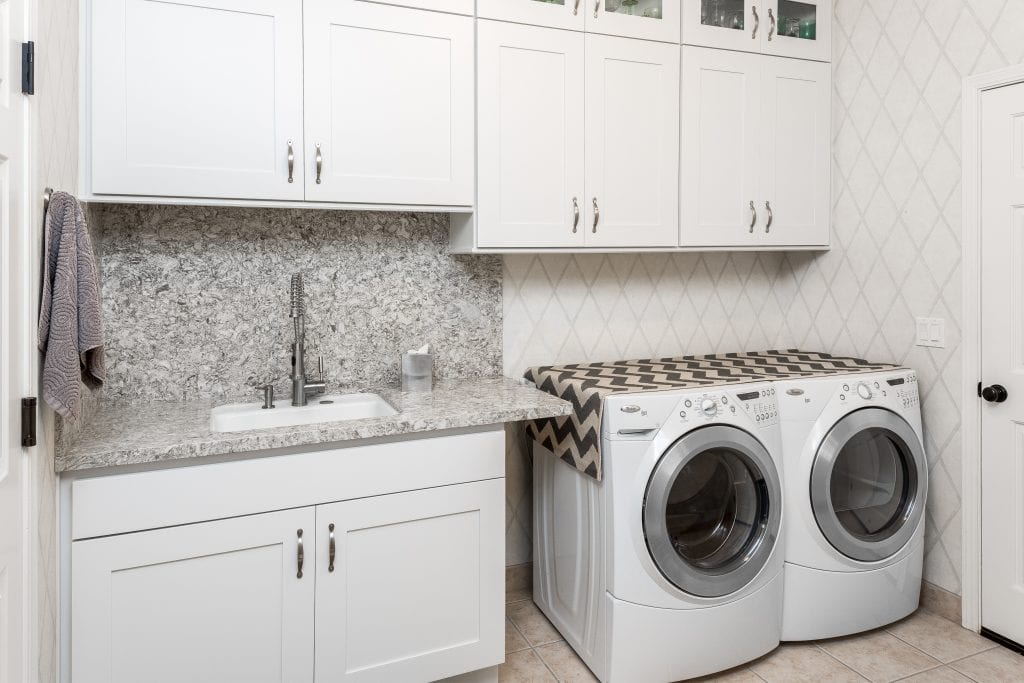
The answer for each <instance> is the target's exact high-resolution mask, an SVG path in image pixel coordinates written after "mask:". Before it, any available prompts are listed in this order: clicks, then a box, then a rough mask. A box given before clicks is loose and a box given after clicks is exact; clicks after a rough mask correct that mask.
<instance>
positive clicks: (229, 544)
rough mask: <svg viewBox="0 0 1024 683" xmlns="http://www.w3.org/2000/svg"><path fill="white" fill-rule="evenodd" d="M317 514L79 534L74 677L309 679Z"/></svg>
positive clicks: (89, 682)
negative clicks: (300, 558)
mask: <svg viewBox="0 0 1024 683" xmlns="http://www.w3.org/2000/svg"><path fill="white" fill-rule="evenodd" d="M314 519H315V512H314V510H313V509H312V508H305V509H299V510H289V511H286V512H278V513H273V514H268V515H254V516H251V517H242V518H238V519H230V520H224V521H219V522H209V523H205V524H196V525H190V526H184V527H177V528H174V529H161V530H158V531H148V532H144V533H139V534H127V535H124V536H113V537H110V538H101V539H94V540H90V541H78V542H75V543H73V544H72V550H71V554H72V579H71V666H72V671H73V677H74V680H75V683H137V682H138V681H147V683H180V682H181V681H246V682H247V683H248V682H250V681H251V682H255V683H278V682H281V683H284V682H291V681H309V680H312V678H313V623H314V622H313V618H314V615H313V591H314V585H315V581H314V575H315V572H314V571H313V567H312V559H313V557H314V556H315V547H314V536H315V534H314V533H313V531H314V528H313V524H314ZM299 529H302V531H303V542H304V543H303V545H304V550H303V552H304V554H305V558H306V559H305V560H304V571H303V576H302V578H301V579H300V578H298V534H297V532H298V530H299Z"/></svg>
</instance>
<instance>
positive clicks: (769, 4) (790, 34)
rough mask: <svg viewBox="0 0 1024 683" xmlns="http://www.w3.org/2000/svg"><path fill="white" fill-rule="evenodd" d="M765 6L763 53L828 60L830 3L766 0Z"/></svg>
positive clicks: (830, 35)
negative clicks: (765, 29) (765, 25)
mask: <svg viewBox="0 0 1024 683" xmlns="http://www.w3.org/2000/svg"><path fill="white" fill-rule="evenodd" d="M764 5H765V6H766V10H765V12H766V13H767V16H768V27H767V28H768V30H767V31H765V33H764V38H763V39H762V43H761V51H762V52H763V53H764V54H769V55H778V56H780V57H796V58H798V59H813V60H817V61H820V62H828V61H831V59H832V0H766V1H764Z"/></svg>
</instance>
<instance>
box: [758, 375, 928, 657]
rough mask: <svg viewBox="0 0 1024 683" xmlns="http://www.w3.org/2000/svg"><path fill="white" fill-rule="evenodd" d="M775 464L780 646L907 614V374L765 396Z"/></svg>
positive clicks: (910, 480)
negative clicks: (780, 502) (780, 549)
mask: <svg viewBox="0 0 1024 683" xmlns="http://www.w3.org/2000/svg"><path fill="white" fill-rule="evenodd" d="M775 387H776V390H777V392H778V400H779V413H780V417H781V423H782V449H783V452H784V454H785V464H784V472H785V475H784V477H783V479H784V482H783V488H784V489H785V492H786V511H787V517H786V523H785V534H784V537H785V541H786V591H785V609H784V611H783V626H782V639H783V640H816V639H819V638H833V637H836V636H842V635H847V634H850V633H857V632H860V631H867V630H870V629H873V628H878V627H879V626H883V625H885V624H890V623H892V622H894V621H898V620H899V619H902V618H903V617H905V616H907V615H908V614H911V613H912V612H914V610H916V609H917V606H918V602H919V599H920V591H921V570H922V563H923V557H924V510H925V501H926V499H927V495H928V462H927V460H926V458H925V452H924V445H923V441H922V433H921V409H920V401H919V398H918V390H917V375H915V374H914V373H913V372H912V371H909V370H905V369H904V370H893V371H890V372H881V373H872V374H862V375H831V376H827V377H818V378H813V379H798V380H786V381H782V382H777V383H776V384H775Z"/></svg>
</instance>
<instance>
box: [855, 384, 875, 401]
mask: <svg viewBox="0 0 1024 683" xmlns="http://www.w3.org/2000/svg"><path fill="white" fill-rule="evenodd" d="M857 393H858V394H860V397H861V398H862V399H864V400H865V401H867V400H868V399H870V398H871V397H872V396H873V394H872V393H871V387H869V386H868V385H867V384H864V382H861V383H860V384H858V385H857Z"/></svg>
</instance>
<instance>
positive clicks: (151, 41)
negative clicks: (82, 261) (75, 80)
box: [83, 0, 303, 199]
mask: <svg viewBox="0 0 1024 683" xmlns="http://www.w3.org/2000/svg"><path fill="white" fill-rule="evenodd" d="M86 7H88V8H89V10H88V11H89V16H88V17H87V18H86V22H87V25H88V27H89V28H88V31H89V43H88V44H89V45H90V46H91V48H90V53H89V56H88V66H87V71H88V78H89V81H90V87H89V88H88V89H87V91H88V92H89V104H88V121H89V123H88V126H89V129H88V130H87V132H86V134H87V135H89V143H90V144H89V155H90V159H89V162H88V163H89V164H90V169H91V187H90V188H89V189H90V190H91V191H92V192H93V193H96V194H115V195H151V196H172V197H221V198H239V199H302V195H303V178H302V169H303V163H302V153H303V149H302V4H301V3H298V2H279V1H278V0H178V1H177V2H173V3H171V2H159V1H157V0H108V1H107V2H93V3H88V4H86V5H83V11H85V8H86ZM289 159H292V161H289Z"/></svg>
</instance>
